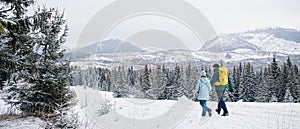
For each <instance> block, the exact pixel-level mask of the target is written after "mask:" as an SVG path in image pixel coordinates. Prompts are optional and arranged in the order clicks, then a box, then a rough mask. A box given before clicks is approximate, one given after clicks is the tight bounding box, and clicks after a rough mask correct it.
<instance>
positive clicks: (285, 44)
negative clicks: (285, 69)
mask: <svg viewBox="0 0 300 129" xmlns="http://www.w3.org/2000/svg"><path fill="white" fill-rule="evenodd" d="M219 40H220V42H222V43H223V47H224V50H225V51H226V52H236V51H239V49H248V50H252V51H257V52H276V53H283V54H291V55H293V54H298V55H299V54H300V31H299V30H294V29H285V28H279V27H278V28H266V29H257V30H252V31H246V32H240V33H231V34H220V35H219Z"/></svg>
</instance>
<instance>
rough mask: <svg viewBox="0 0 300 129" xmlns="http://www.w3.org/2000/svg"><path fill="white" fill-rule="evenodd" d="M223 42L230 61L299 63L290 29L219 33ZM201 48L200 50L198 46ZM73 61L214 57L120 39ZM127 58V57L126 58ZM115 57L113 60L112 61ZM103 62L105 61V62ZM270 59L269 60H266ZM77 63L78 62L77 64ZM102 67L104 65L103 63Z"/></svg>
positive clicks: (297, 37)
mask: <svg viewBox="0 0 300 129" xmlns="http://www.w3.org/2000/svg"><path fill="white" fill-rule="evenodd" d="M217 39H218V41H219V42H221V43H222V47H223V52H224V54H225V55H226V59H227V61H228V62H238V61H251V62H258V63H263V62H264V63H268V62H267V61H270V58H272V57H273V56H274V55H275V56H277V57H282V58H281V59H282V60H284V59H285V57H287V56H291V57H293V58H295V60H296V61H299V64H300V31H299V30H296V29H287V28H280V27H276V28H264V29H256V30H250V31H245V32H239V33H229V34H224V33H223V34H219V35H218V36H217ZM199 48H200V47H199ZM67 56H70V57H72V59H73V61H74V62H76V61H75V60H77V61H78V60H80V61H81V62H82V61H83V60H84V61H86V60H93V61H95V59H99V57H101V59H100V60H98V61H97V60H96V62H97V63H98V64H99V63H100V64H101V63H103V62H106V63H107V62H109V63H107V64H106V65H109V64H110V63H112V62H118V63H120V62H122V61H120V60H119V59H120V58H118V61H116V60H115V59H116V57H122V60H126V61H127V62H130V63H136V64H143V63H145V62H151V63H153V62H160V63H170V62H188V61H189V60H193V61H195V60H197V62H212V61H216V60H213V59H214V56H213V55H210V53H207V51H205V47H203V48H200V50H199V51H189V50H166V51H148V50H142V49H141V48H138V47H136V46H134V45H132V44H130V43H128V42H124V41H121V40H118V39H110V40H106V41H103V42H98V43H94V44H92V45H89V46H86V47H83V48H79V49H76V50H74V51H71V52H69V53H67ZM125 56H126V57H125ZM112 58H113V59H112ZM103 59H104V60H103ZM266 60H267V61H266ZM75 64H76V63H75ZM101 65H103V64H101Z"/></svg>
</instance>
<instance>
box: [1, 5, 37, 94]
mask: <svg viewBox="0 0 300 129" xmlns="http://www.w3.org/2000/svg"><path fill="white" fill-rule="evenodd" d="M0 2H1V4H2V5H5V6H3V7H1V9H0V31H1V33H0V56H1V57H0V83H1V84H0V89H2V88H3V82H4V81H7V80H9V79H10V78H11V76H12V74H13V73H16V72H17V71H18V70H19V69H23V67H22V64H26V63H27V62H29V57H30V55H31V54H32V53H33V50H32V48H33V46H34V43H33V42H32V37H31V36H30V34H31V33H30V31H29V30H30V26H29V25H28V20H29V19H28V18H26V16H25V15H26V12H27V8H28V7H29V6H31V5H32V4H33V1H32V0H24V1H17V0H2V1H0ZM22 54H25V55H22ZM14 76H15V75H14Z"/></svg>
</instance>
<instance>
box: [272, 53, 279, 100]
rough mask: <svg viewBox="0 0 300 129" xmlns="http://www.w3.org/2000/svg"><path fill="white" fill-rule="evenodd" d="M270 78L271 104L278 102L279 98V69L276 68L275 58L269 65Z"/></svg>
mask: <svg viewBox="0 0 300 129" xmlns="http://www.w3.org/2000/svg"><path fill="white" fill-rule="evenodd" d="M270 72H271V73H270V74H271V78H270V83H271V88H270V90H271V96H272V97H271V100H270V101H272V102H278V97H279V96H280V93H279V91H280V90H279V89H280V88H279V87H280V84H281V82H280V69H279V67H278V64H277V61H276V59H275V57H273V62H272V64H271V71H270Z"/></svg>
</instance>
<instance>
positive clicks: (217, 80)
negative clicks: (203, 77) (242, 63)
mask: <svg viewBox="0 0 300 129" xmlns="http://www.w3.org/2000/svg"><path fill="white" fill-rule="evenodd" d="M213 71H214V73H213V76H212V80H211V85H214V86H215V90H216V93H217V96H218V108H217V109H216V112H217V113H218V114H220V113H221V109H223V114H222V116H228V115H229V112H228V109H227V107H226V104H225V101H224V99H223V96H224V93H225V91H226V88H227V85H229V91H230V92H233V86H232V82H231V80H230V77H229V74H228V70H227V68H226V67H220V65H219V64H214V65H213Z"/></svg>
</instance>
